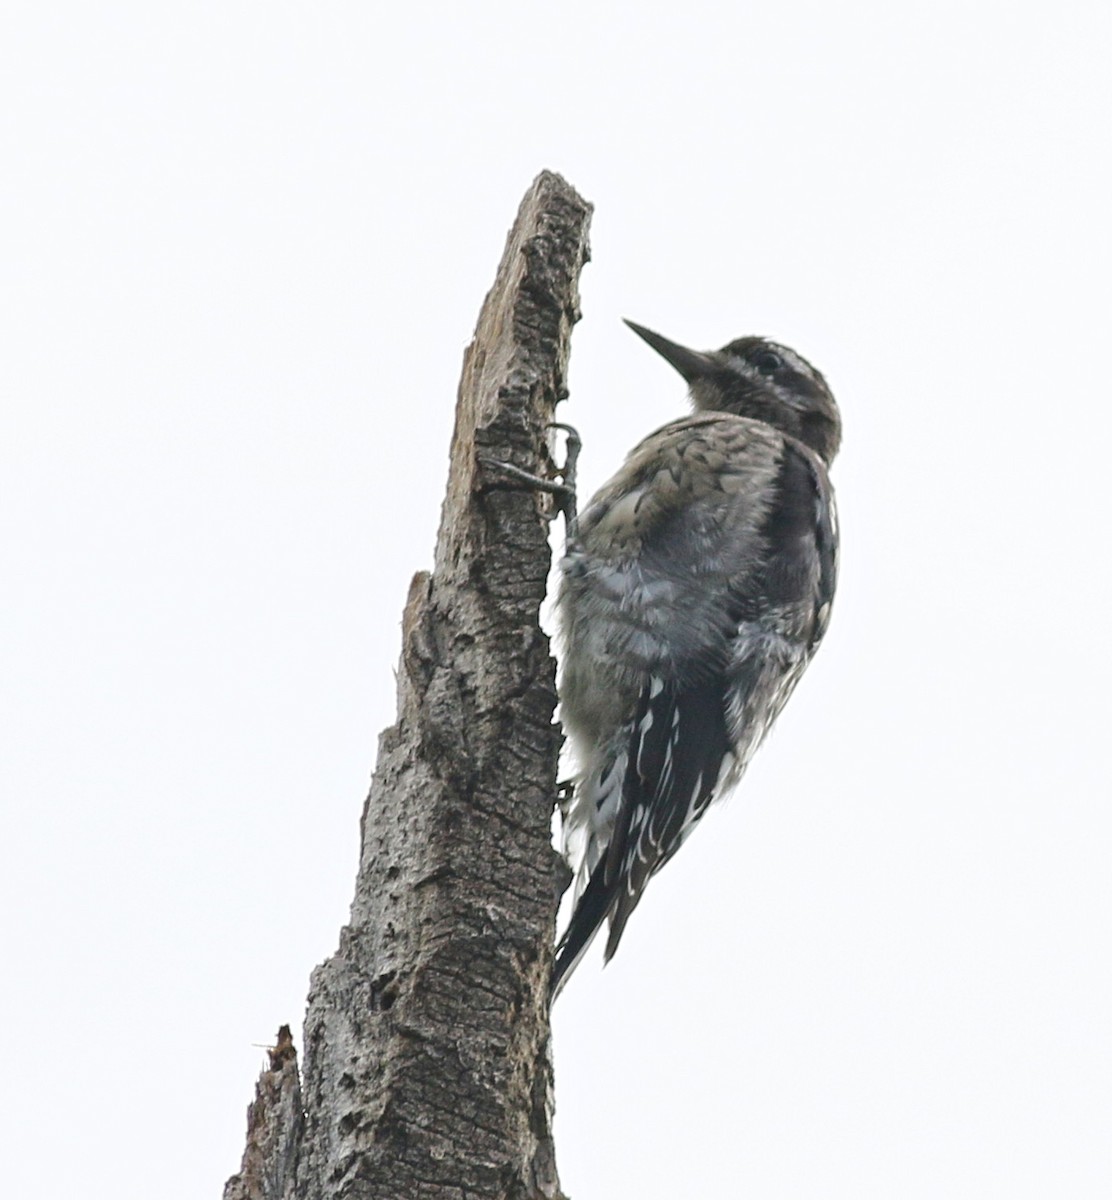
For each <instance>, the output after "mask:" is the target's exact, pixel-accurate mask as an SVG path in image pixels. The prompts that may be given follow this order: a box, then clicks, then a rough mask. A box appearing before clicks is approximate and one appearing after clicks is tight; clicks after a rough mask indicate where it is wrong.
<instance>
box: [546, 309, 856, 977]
mask: <svg viewBox="0 0 1112 1200" xmlns="http://www.w3.org/2000/svg"><path fill="white" fill-rule="evenodd" d="M626 324H627V325H629V327H630V328H631V329H632V330H633V331H634V332H635V333H636V334H638V335H639V336H640V337H642V338H643V339H644V340H645V341H646V342H648V344H649V345H650V346H651V347H652V348H653V349H654V350H656V351H657V352H658V353H659V354H661V355H662V356H663V357H664V359H665V360H666V361H667V362H669V363H670V364H671V365H672V366H673V367H675V369H676V370H677V371H679V373H680V375H682V376H683V378H684V379H685V380H686V382H687V384H688V388H689V395H690V400H691V403H692V406H693V408H694V410H695V411H694V415H692V416H688V417H683V418H681V419H679V420H676V421H672V422H670V423H669V424H667V425H665V426H663V427H662V428H661V429H658V430H657V431H656V432H655V433H652V434H650V435H649V436H648V437H647V438H645V439H644V441H642V442H641V443H640V444H639V445H637V446H636V447H635V448H634V449H633V450H632V451H631V453H630V454H629V457H628V458H627V459H626V461H625V464H624V466H623V467H622V468H621V470H619V471H618V473H617V474H616V475H615V476H614V477H613V478H612V479H611V480H610V481H609V482H608V483H606V484H604V485H603V487H602V488H601V489H600V490H599V491H598V492H597V493H596V495H595V496H594V497H593V498H592V500H591V501H590V503H589V504H588V505H587V507H586V508H585V509H584V510H583V512H582V513H581V514H580V515H579V517H578V519H577V521H575V522H574V523H569V524H570V528H569V535H568V543H567V550H566V554H565V556H564V558H563V561H562V563H561V576H562V578H561V583H560V591H559V596H558V601H557V611H558V616H559V624H560V630H561V641H562V646H563V653H562V656H561V659H562V668H561V683H560V711H561V718H562V721H563V724H564V729H565V731H566V732H567V735H568V738H569V741H570V744H571V749H572V752H573V755H574V758H575V760H576V765H577V768H578V769H577V773H576V775H575V777H574V780H573V783H572V790H571V792H570V798H569V799H568V800H567V801H566V802H565V804H564V830H563V832H564V848H565V853H566V854H567V855H568V857H569V862H571V864H572V865H573V867H574V868H575V869H576V890H575V903H574V908H573V912H572V916H571V920H570V922H569V925H568V928H567V930H566V932H565V933H564V935H563V937H562V938H561V940H560V943H559V945H558V947H557V955H556V964H555V968H554V971H553V979H552V992H553V996H555V995H556V993H557V992H558V991H559V990H560V988H561V987H562V986H563V984H564V983H565V982H566V981H567V978H568V976H569V975H570V974H571V972H572V971H573V970H574V969H575V967H576V965H577V964H578V962H579V960H580V959H581V957H582V956H583V953H584V951H585V950H586V949H587V947H588V945H589V944H590V942H591V940H592V938H593V937H594V936H595V934H596V933H597V932H598V930H599V928H600V927H601V925H602V923H603V921H607V922H608V923H609V935H608V938H607V943H606V951H605V961H609V959H610V958H611V957H612V955H613V954H614V951H615V950H616V949H617V947H618V943H619V941H620V940H621V937H622V931H623V930H624V929H625V926H626V922H627V921H628V920H629V917H630V914H631V913H632V912H633V910H634V908H635V907H636V906H637V902H638V901H639V900H640V898H641V895H642V893H643V891H644V889H645V886H646V885H647V883H648V881H649V879H650V878H651V877H652V876H653V875H654V874H655V873H656V872H657V871H659V870H660V868H661V867H663V866H664V864H665V863H666V862H667V861H668V860H669V859H670V858H671V857H672V855H673V854H675V853H676V851H677V850H678V849H679V848H680V846H681V845H682V844H683V842H684V841H685V840H686V839H687V837H688V835H689V834H690V833H691V831H692V829H694V827H695V825H696V823H697V822H698V820H699V819H700V817H702V815H703V814H704V813H705V812H706V810H707V807H708V806H709V805H710V804H711V802H712V801H714V800H716V799H718V798H719V797H721V796H722V795H723V794H724V793H726V792H727V791H729V790H730V789H731V788H732V787H733V786H734V784H736V783H737V781H738V779H739V778H740V777H741V774H742V772H743V771H744V770H745V767H746V766H747V764H748V763H749V760H750V759H751V758H752V756H753V753H754V751H756V749H757V747H758V746H759V745H760V743H761V740H762V739H763V738H764V736H765V734H766V733H767V732H768V730H769V728H770V726H771V725H772V723H773V721H774V720H775V719H776V717H777V715H778V714H779V712H780V710H781V709H782V708H783V707H784V704H785V703H786V701H787V699H788V697H789V696H790V695H791V692H792V689H793V688H794V687H795V685H796V683H798V681H799V678H800V676H801V675H802V673H803V670H804V668H805V667H806V666H807V664H808V662H809V661H810V660H811V656H812V655H813V654H814V652H815V650H816V648H817V647H818V644H819V642H820V640H821V639H822V636H823V634H824V632H825V631H826V627H827V622H828V620H829V617H830V605H831V602H832V600H833V597H834V583H835V575H836V571H837V554H838V541H837V527H836V519H835V513H834V496H833V492H832V490H831V486H830V480H829V477H828V475H827V470H828V468H829V466H830V464H831V462H832V460H833V458H834V456H835V454H836V453H837V450H838V445H839V442H840V440H841V419H840V416H839V413H838V407H837V405H836V404H835V402H834V397H833V395H832V394H831V392H830V389H829V387H828V386H827V384H826V381H825V380H824V379H823V377H822V375H821V374H819V372H818V371H817V370H815V368H814V367H812V366H811V365H810V363H808V362H807V361H806V360H805V359H804V358H803V357H802V356H800V355H799V354H797V353H796V352H795V351H794V350H791V349H789V348H788V347H787V346H783V345H780V344H778V343H777V342H772V341H769V340H767V339H766V338H762V337H742V338H739V339H737V340H736V341H733V342H730V343H729V345H727V346H724V347H723V348H722V349H721V350H715V351H710V352H701V351H696V350H689V349H687V348H686V347H684V346H680V345H677V344H676V343H675V342H671V341H669V340H668V339H667V338H664V337H661V336H660V334H658V333H654V332H652V330H649V329H645V328H644V327H643V326H641V325H636V324H634V323H633V322H632V321H627V322H626Z"/></svg>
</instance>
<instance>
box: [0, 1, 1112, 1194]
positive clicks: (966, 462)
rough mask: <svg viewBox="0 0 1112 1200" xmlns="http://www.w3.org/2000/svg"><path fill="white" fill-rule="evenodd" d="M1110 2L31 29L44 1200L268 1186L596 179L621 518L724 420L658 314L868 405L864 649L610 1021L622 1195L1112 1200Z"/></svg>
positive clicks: (602, 1024) (34, 938) (17, 691)
mask: <svg viewBox="0 0 1112 1200" xmlns="http://www.w3.org/2000/svg"><path fill="white" fill-rule="evenodd" d="M1109 11H1110V10H1109V8H1108V6H1107V5H1106V4H1104V3H1098V2H1097V0H1092V2H1091V3H1070V2H1068V0H1067V2H1066V3H1058V4H1054V5H1051V4H1043V5H1031V4H1028V5H1023V4H1016V3H1010V4H1005V3H998V4H993V3H987V2H973V3H970V2H968V0H966V2H964V3H946V2H939V0H935V2H932V3H929V4H927V3H910V4H908V3H899V4H894V3H880V2H875V3H868V2H864V0H859V2H856V3H847V4H841V5H837V4H826V3H819V2H817V0H815V2H812V3H782V2H779V0H777V2H776V3H767V2H766V3H763V4H759V5H756V4H733V5H729V4H726V3H724V2H720V3H714V4H711V3H705V2H702V0H692V2H690V3H686V4H667V5H665V4H660V3H638V4H634V3H626V4H607V3H601V2H598V3H575V2H569V0H565V2H563V3H561V4H558V5H557V4H551V5H540V4H533V3H516V4H511V3H476V4H473V5H460V4H446V3H445V4H410V5H408V6H401V5H386V4H378V3H374V2H373V0H372V2H371V3H367V2H364V3H359V4H355V3H347V2H344V3H316V4H308V3H305V4H288V3H274V2H270V3H255V4H244V3H235V2H232V3H228V2H227V0H225V2H223V3H220V4H211V3H196V2H191V3H188V4H186V3H178V2H161V3H153V4H152V3H131V4H125V3H105V4H96V5H91V4H76V3H69V4H66V3H54V4H52V3H49V0H47V2H45V3H44V0H35V2H34V3H26V2H21V0H7V3H6V5H5V8H4V16H3V17H2V19H0V91H2V95H0V129H2V131H3V132H2V135H0V136H2V138H3V144H2V160H3V161H2V185H0V186H2V199H0V239H2V241H3V246H2V280H3V282H2V285H0V286H2V288H3V301H2V304H3V307H2V311H0V344H2V349H0V354H2V361H0V389H2V394H3V417H2V421H3V427H2V430H0V491H2V497H0V537H2V562H3V571H2V583H0V587H2V605H3V615H2V619H0V655H2V666H0V671H2V688H3V700H2V710H0V740H2V748H0V801H2V818H0V820H2V827H0V913H2V916H0V922H2V930H3V933H2V939H3V940H2V947H0V952H2V960H0V961H2V967H0V970H2V979H0V1007H2V1012H0V1037H2V1039H3V1046H4V1053H3V1058H2V1070H3V1086H2V1088H0V1110H2V1111H0V1143H2V1145H0V1161H2V1164H3V1165H2V1168H0V1171H2V1178H3V1181H4V1184H3V1186H4V1192H5V1194H6V1195H8V1196H11V1197H13V1198H18V1200H36V1198H38V1197H48V1198H50V1200H54V1198H59V1200H60V1198H66V1200H69V1198H71V1197H82V1198H85V1197H93V1198H96V1200H99V1198H100V1197H105V1198H111V1200H129V1198H131V1197H135V1198H143V1200H149V1198H150V1197H158V1200H177V1198H179V1197H180V1198H182V1200H200V1198H202V1197H218V1196H219V1193H220V1188H221V1186H222V1184H223V1181H224V1179H225V1178H226V1177H227V1176H228V1175H229V1174H231V1173H232V1172H233V1171H234V1170H236V1168H237V1166H238V1161H239V1155H240V1153H241V1151H242V1147H243V1134H244V1113H245V1108H246V1105H247V1103H248V1101H249V1099H250V1098H251V1094H252V1089H253V1086H254V1081H255V1077H256V1074H257V1072H258V1070H259V1069H260V1067H261V1066H262V1065H263V1062H264V1052H263V1051H262V1050H260V1049H257V1048H255V1047H254V1046H253V1043H265V1042H268V1041H270V1040H271V1039H272V1037H273V1034H274V1031H275V1030H276V1028H277V1026H278V1025H279V1023H281V1022H283V1021H289V1022H291V1023H293V1024H294V1026H295V1029H299V1026H300V1020H301V1015H302V1012H303V1003H304V997H305V993H306V988H307V982H308V975H309V971H310V969H311V968H312V967H313V965H314V964H316V963H317V962H319V961H321V960H322V959H323V958H325V957H326V956H327V955H328V954H329V953H331V951H332V950H333V948H334V946H335V942H336V936H337V930H338V928H339V926H340V925H341V924H342V922H343V921H344V920H345V918H346V913H347V905H348V902H349V900H350V898H351V891H352V885H353V880H354V873H355V866H356V853H357V837H358V829H357V826H358V818H359V813H360V808H361V804H362V800H363V795H364V792H365V790H366V785H367V781H368V778H369V774H370V771H371V768H372V765H373V761H374V757H375V740H376V735H377V733H378V731H379V730H380V729H381V728H382V727H384V726H385V725H387V724H389V723H390V721H391V719H392V715H393V698H394V682H393V675H392V671H393V666H394V662H395V660H396V657H397V653H398V648H399V633H398V621H399V616H400V611H401V605H402V603H403V600H404V597H405V593H406V587H407V584H408V581H409V578H410V575H411V573H412V572H413V571H414V570H416V569H418V568H421V567H425V566H428V565H429V563H430V559H431V552H432V545H433V538H434V534H435V526H436V521H437V515H438V511H439V505H440V498H441V489H442V484H443V476H444V467H445V464H446V460H447V447H448V439H449V433H450V423H451V416H452V406H453V402H454V396H455V388H456V381H457V374H458V369H459V366H460V362H461V355H462V351H463V348H464V346H465V345H466V343H467V342H468V340H469V338H470V334H471V330H472V328H473V323H474V319H475V316H476V314H477V312H478V308H479V304H480V302H481V300H482V297H483V294H484V293H485V291H486V289H487V287H488V286H489V284H490V282H491V280H492V278H493V274H494V269H495V266H496V264H497V262H498V258H499V255H500V254H501V251H502V245H503V240H504V237H505V233H506V231H507V229H508V227H509V225H510V222H511V220H512V218H513V215H514V213H515V211H516V208H517V205H518V202H519V200H520V198H521V195H522V194H523V192H524V191H525V189H526V188H527V187H528V185H529V184H530V182H531V180H532V179H533V177H534V175H535V174H536V173H537V171H538V170H540V169H541V168H543V167H548V168H552V169H554V170H558V171H560V172H562V173H563V174H564V175H565V176H566V177H567V178H568V179H569V180H570V181H571V182H572V183H573V184H575V185H576V186H577V187H578V188H579V189H580V190H581V192H582V193H583V194H584V195H585V196H586V197H587V198H588V199H590V200H591V201H593V202H594V204H595V205H596V216H595V220H594V226H593V237H592V242H593V250H594V261H593V262H592V263H591V265H590V266H589V267H588V268H587V271H586V273H585V275H584V278H583V308H584V320H583V322H582V324H581V325H580V326H579V328H578V330H577V332H576V335H575V339H574V354H573V361H572V375H571V384H572V392H573V399H572V400H571V402H570V403H569V404H568V405H566V406H565V407H564V409H563V410H562V411H563V415H564V416H565V417H566V418H567V419H569V420H573V421H574V422H575V423H576V424H577V425H579V426H580V428H581V431H582V433H583V435H584V437H585V440H586V449H585V452H584V457H583V474H584V485H585V487H586V488H590V487H592V486H594V485H595V484H597V483H599V482H601V481H602V479H603V478H604V477H605V476H606V475H607V474H609V473H610V471H611V470H613V469H614V468H615V467H616V466H617V464H618V462H619V461H620V459H621V456H622V454H623V452H624V450H625V449H626V448H628V447H629V446H630V445H631V444H632V443H633V442H634V441H636V440H637V439H638V438H639V437H640V436H641V435H642V434H644V433H645V432H647V431H648V430H650V429H652V428H654V427H655V426H656V425H658V424H660V423H661V422H663V421H664V420H667V419H669V418H671V417H672V416H675V415H677V414H678V413H680V412H682V411H683V395H682V393H683V388H682V383H681V381H680V380H679V379H678V377H677V376H675V375H674V373H673V372H671V370H670V369H669V368H668V367H667V366H666V365H665V364H664V363H663V361H662V360H660V359H658V358H657V357H656V356H655V355H653V354H652V352H651V351H650V350H648V348H647V347H645V346H644V345H643V344H642V343H640V342H639V341H638V340H637V339H636V338H635V337H634V336H633V335H632V334H630V333H629V332H628V331H627V330H626V329H625V328H624V327H623V326H622V325H621V324H620V322H619V317H620V316H623V315H626V316H630V317H632V318H634V319H635V320H638V321H641V322H643V323H645V324H647V325H649V326H651V327H653V328H655V329H658V330H660V331H661V332H662V333H664V334H666V335H668V336H670V337H672V338H674V339H676V340H679V341H684V342H687V343H689V344H692V345H695V346H698V347H711V346H716V345H721V344H722V343H724V342H726V341H728V340H730V339H731V338H733V337H735V336H738V335H740V334H743V333H765V334H769V335H772V336H775V337H777V338H779V339H781V340H784V341H786V342H788V343H789V344H791V345H793V346H796V347H797V348H798V349H800V350H801V351H802V352H803V353H804V354H805V355H807V356H808V357H809V358H811V359H812V360H813V361H814V362H815V363H816V364H817V365H818V366H819V367H820V368H821V369H822V370H823V371H824V372H825V373H826V375H827V377H828V378H829V380H830V381H831V383H832V385H833V387H834V389H835V392H836V394H837V395H838V397H839V399H840V401H841V405H842V409H843V413H844V417H845V426H846V437H845V449H844V452H843V453H842V455H841V457H840V459H839V460H838V462H837V463H836V464H835V472H834V475H835V480H836V484H837V487H838V493H839V499H840V506H841V518H842V529H843V538H844V549H843V558H842V581H841V586H840V593H839V597H838V602H837V604H836V606H835V614H834V621H833V625H832V628H831V632H830V635H829V638H828V640H827V644H826V645H825V646H824V648H823V650H822V652H821V654H820V655H819V657H818V659H817V661H816V662H815V664H814V665H813V667H812V668H811V671H810V673H809V676H808V678H807V679H806V680H805V681H804V683H803V684H802V686H801V687H800V689H799V691H798V693H797V695H796V697H795V698H794V700H793V701H792V703H791V704H790V705H789V707H788V710H787V712H786V714H785V716H784V718H783V719H782V721H781V723H780V725H779V727H778V729H777V730H776V733H775V735H774V736H773V738H772V739H771V741H770V743H769V744H768V745H767V746H766V747H765V748H764V750H763V751H762V753H761V754H760V755H759V756H758V758H757V760H756V763H755V765H754V766H753V768H752V770H751V771H750V774H749V776H748V777H747V779H746V780H745V782H744V785H743V787H742V788H741V789H740V791H739V792H738V794H737V795H736V796H735V797H734V798H733V800H732V801H731V802H730V803H729V804H728V805H725V806H722V807H720V808H718V809H716V810H715V811H714V812H713V814H712V815H711V816H710V817H709V818H708V819H707V821H706V823H705V824H704V826H703V828H702V829H701V830H700V832H699V833H698V834H697V835H696V836H695V837H694V838H693V840H692V841H691V842H690V843H689V844H688V846H687V847H685V849H684V851H683V853H682V854H681V855H680V856H679V857H678V858H677V859H676V861H675V862H674V863H673V864H672V865H671V866H670V867H669V868H668V870H667V871H666V872H665V873H664V874H663V875H661V876H660V877H659V878H658V879H657V880H656V881H655V882H654V884H653V885H652V887H651V888H650V889H649V892H648V894H647V897H646V899H645V901H644V903H643V904H642V905H641V907H640V909H639V910H638V912H637V914H636V917H635V918H634V920H633V921H632V923H631V925H630V928H629V930H628V932H627V935H626V937H625V940H624V942H623V944H622V948H621V952H620V953H619V955H618V957H617V959H616V960H615V961H614V963H613V964H611V966H610V967H608V968H607V969H606V970H605V971H600V970H599V965H598V958H597V954H596V955H592V957H591V958H590V959H589V960H588V961H587V962H585V963H584V965H583V966H582V967H581V968H580V971H579V973H578V974H577V976H576V977H575V979H574V981H573V983H572V985H571V986H570V987H569V989H568V990H567V991H566V992H565V993H564V995H563V997H562V998H561V1001H560V1003H559V1005H558V1009H557V1013H556V1022H555V1038H556V1043H555V1052H556V1067H557V1101H558V1110H559V1111H558V1118H557V1121H558V1124H557V1138H558V1149H559V1156H560V1166H561V1173H562V1180H563V1184H564V1187H565V1190H566V1191H568V1192H569V1194H571V1195H572V1196H573V1197H574V1198H575V1200H591V1198H595V1197H598V1198H602V1197H607V1198H609V1197H634V1196H636V1197H638V1200H655V1198H665V1197H667V1198H669V1200H673V1198H675V1197H734V1196H738V1197H759V1198H761V1200H779V1198H784V1200H789V1198H790V1200H795V1198H809V1197H852V1198H854V1200H863V1198H871V1197H877V1198H885V1200H887V1198H891V1197H901V1198H902V1197H942V1196H945V1197H976V1198H980V1197H990V1196H991V1197H995V1196H1000V1197H1016V1196H1024V1197H1027V1196H1030V1197H1047V1196H1068V1197H1071V1198H1073V1197H1097V1196H1101V1197H1103V1196H1107V1195H1109V1194H1112V1136H1110V1126H1112V1035H1110V1032H1109V1024H1110V1018H1112V963H1110V933H1112V930H1110V928H1109V926H1110V924H1112V881H1110V880H1112V876H1110V870H1109V860H1110V857H1112V845H1110V842H1112V817H1110V815H1109V802H1110V798H1112V787H1110V786H1109V778H1108V774H1109V772H1108V767H1107V762H1108V741H1109V733H1108V722H1109V715H1110V713H1109V702H1108V670H1109V665H1110V663H1109V644H1110V640H1112V639H1110V635H1109V629H1110V624H1112V621H1110V616H1109V600H1110V597H1109V591H1110V587H1109V584H1110V580H1109V568H1108V546H1109V503H1108V481H1107V474H1108V459H1107V453H1106V446H1107V441H1108V434H1109V425H1110V421H1109V406H1110V402H1112V401H1110V395H1109V380H1108V365H1107V364H1108V358H1109V351H1108V340H1109V329H1110V318H1112V305H1110V304H1109V286H1108V281H1109V277H1110V269H1112V255H1110V247H1109V232H1108V230H1109V213H1110V212H1112V186H1110V173H1109V161H1108V136H1109V129H1108V125H1109V121H1108V118H1109V114H1110V107H1112V105H1110V101H1112V96H1110V91H1112V88H1110V85H1109V74H1110V72H1109V66H1108V63H1109V60H1110V56H1112V39H1110V36H1109V35H1110V33H1112V18H1110V17H1109ZM298 1041H299V1042H300V1037H299V1036H298Z"/></svg>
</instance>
